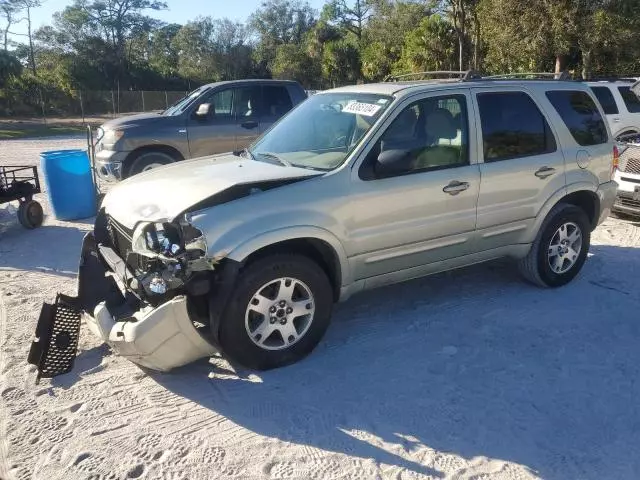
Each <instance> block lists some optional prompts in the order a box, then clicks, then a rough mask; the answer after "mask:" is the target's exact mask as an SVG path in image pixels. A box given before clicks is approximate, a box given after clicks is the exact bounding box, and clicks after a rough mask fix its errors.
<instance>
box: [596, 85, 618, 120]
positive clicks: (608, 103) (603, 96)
mask: <svg viewBox="0 0 640 480" xmlns="http://www.w3.org/2000/svg"><path fill="white" fill-rule="evenodd" d="M591 90H592V91H593V93H594V94H595V96H596V98H597V99H598V101H599V102H600V105H602V110H603V111H604V113H605V115H617V114H618V105H616V100H615V99H614V98H613V93H611V90H609V88H608V87H591Z"/></svg>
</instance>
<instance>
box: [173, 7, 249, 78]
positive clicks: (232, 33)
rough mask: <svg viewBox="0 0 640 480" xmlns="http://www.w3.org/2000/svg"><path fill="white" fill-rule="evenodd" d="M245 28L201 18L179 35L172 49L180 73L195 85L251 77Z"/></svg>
mask: <svg viewBox="0 0 640 480" xmlns="http://www.w3.org/2000/svg"><path fill="white" fill-rule="evenodd" d="M247 38H248V33H247V29H246V28H245V27H244V25H242V24H239V23H237V22H233V21H231V20H228V19H222V20H214V19H212V18H211V17H202V18H198V19H196V20H195V21H193V22H189V23H187V24H186V25H185V26H183V27H182V28H181V29H180V30H179V31H178V33H177V34H176V36H175V38H174V40H173V42H172V48H173V49H174V50H175V51H176V52H177V54H178V71H179V72H180V74H181V75H182V76H183V77H185V78H187V79H189V80H191V81H195V83H198V84H202V83H207V82H212V81H217V80H229V79H233V78H243V77H250V76H252V75H253V62H252V60H251V49H250V48H249V46H248V45H247Z"/></svg>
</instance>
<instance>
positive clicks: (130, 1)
mask: <svg viewBox="0 0 640 480" xmlns="http://www.w3.org/2000/svg"><path fill="white" fill-rule="evenodd" d="M40 1H41V0H0V42H1V43H0V113H2V112H4V113H7V112H14V113H16V112H18V113H19V112H22V113H24V112H27V111H29V109H31V113H32V114H33V113H34V112H37V111H38V109H41V108H42V102H43V101H44V103H46V104H47V105H48V107H47V108H51V109H52V110H53V111H54V112H55V111H58V110H60V111H61V110H62V109H63V108H64V105H65V102H66V103H69V102H72V101H73V100H74V96H75V95H77V93H76V92H77V91H78V90H85V91H86V90H115V91H123V90H129V89H130V90H136V89H146V90H163V89H166V90H187V89H192V88H195V87H197V86H199V85H201V84H204V83H208V82H213V81H218V80H227V79H234V78H250V77H262V78H264V77H271V76H273V77H276V78H289V79H295V80H298V81H299V82H301V83H302V84H303V85H304V86H305V87H307V88H314V89H321V88H328V87H333V86H338V85H343V84H349V83H357V82H363V81H380V80H382V79H384V78H385V77H387V76H388V75H389V74H400V73H408V72H411V71H414V72H415V71H424V70H442V69H445V70H450V69H451V70H457V69H458V68H460V67H462V68H463V69H466V68H470V67H473V68H476V69H478V70H481V71H484V72H487V73H502V72H519V71H553V69H554V68H567V69H569V70H571V71H572V72H573V73H574V74H576V75H580V74H582V75H583V76H589V75H593V74H607V75H615V74H627V75H628V74H637V72H638V71H640V49H639V48H638V46H639V45H640V0H326V3H325V5H324V7H323V8H322V9H321V11H320V12H317V11H315V10H314V9H313V8H311V7H310V5H309V4H308V3H306V1H305V0H263V2H262V3H261V5H260V7H259V8H258V9H256V11H255V13H254V14H252V15H251V16H250V17H249V18H248V19H247V22H246V23H238V22H235V21H231V20H228V19H213V18H211V17H199V18H195V19H194V20H193V21H190V22H188V23H187V24H185V25H178V24H165V23H163V22H160V21H159V20H157V19H155V18H154V17H153V12H154V11H157V10H160V9H164V8H166V4H165V2H163V1H158V0H73V2H72V3H71V4H70V5H69V6H67V7H66V8H64V9H63V10H62V11H60V12H58V13H56V14H55V15H54V16H53V19H52V24H51V25H48V26H45V27H42V28H40V29H39V30H37V31H35V32H33V34H31V30H30V28H29V30H28V31H29V32H30V33H29V34H28V35H27V36H25V37H24V43H22V44H20V43H15V42H13V43H12V42H11V41H9V40H10V39H9V37H10V35H8V32H11V31H12V29H13V28H14V27H15V26H16V25H18V24H20V23H21V22H28V21H29V18H30V17H29V13H30V11H31V10H30V9H32V8H35V7H37V6H38V5H39V3H40ZM149 13H151V15H149ZM13 38H14V39H15V38H16V37H13ZM8 50H10V51H11V54H8V53H7V51H8ZM108 96H109V98H110V94H109V95H108ZM107 100H109V99H107ZM107 100H105V101H107ZM107 103H109V102H108V101H107Z"/></svg>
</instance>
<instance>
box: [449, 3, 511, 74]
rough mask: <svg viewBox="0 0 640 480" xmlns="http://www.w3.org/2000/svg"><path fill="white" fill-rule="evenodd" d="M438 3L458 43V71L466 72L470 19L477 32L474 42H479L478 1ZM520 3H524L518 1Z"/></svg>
mask: <svg viewBox="0 0 640 480" xmlns="http://www.w3.org/2000/svg"><path fill="white" fill-rule="evenodd" d="M439 3H440V6H439V10H440V11H441V12H442V13H444V14H446V15H447V16H448V17H449V19H450V21H451V24H452V25H453V28H454V30H455V32H456V38H457V41H458V69H459V70H466V69H467V67H468V65H469V62H468V61H467V50H468V49H469V47H468V45H469V43H470V39H469V34H468V31H469V29H470V28H471V21H472V19H475V21H476V31H477V32H478V35H477V39H476V42H479V31H480V27H479V23H478V21H479V20H478V16H477V14H476V8H477V6H478V4H479V3H480V2H479V0H440V2H439ZM520 3H524V2H522V1H520ZM476 45H477V43H476ZM476 56H477V50H476ZM476 63H477V58H476Z"/></svg>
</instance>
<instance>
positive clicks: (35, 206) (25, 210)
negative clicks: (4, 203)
mask: <svg viewBox="0 0 640 480" xmlns="http://www.w3.org/2000/svg"><path fill="white" fill-rule="evenodd" d="M18 220H19V221H20V223H21V224H22V226H23V227H24V228H28V229H30V230H31V229H34V228H38V227H39V226H40V225H42V221H43V220H44V212H43V211H42V205H40V204H39V203H38V202H36V201H35V200H27V201H26V202H20V206H19V207H18Z"/></svg>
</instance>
